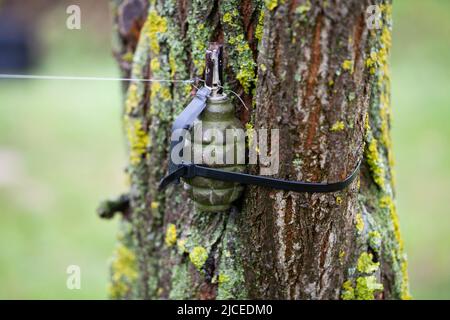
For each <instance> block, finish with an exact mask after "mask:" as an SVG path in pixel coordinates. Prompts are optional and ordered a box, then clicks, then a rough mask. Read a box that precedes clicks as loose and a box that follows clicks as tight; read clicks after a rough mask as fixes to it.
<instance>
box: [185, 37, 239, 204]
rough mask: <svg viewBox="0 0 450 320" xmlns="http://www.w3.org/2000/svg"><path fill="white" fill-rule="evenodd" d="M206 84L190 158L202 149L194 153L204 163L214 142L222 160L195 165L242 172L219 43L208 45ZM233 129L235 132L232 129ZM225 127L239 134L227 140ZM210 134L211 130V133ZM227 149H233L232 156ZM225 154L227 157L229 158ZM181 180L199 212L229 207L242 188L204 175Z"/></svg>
mask: <svg viewBox="0 0 450 320" xmlns="http://www.w3.org/2000/svg"><path fill="white" fill-rule="evenodd" d="M205 83H206V86H208V87H210V88H211V95H210V96H209V97H208V99H207V104H206V108H205V110H204V111H203V112H202V114H201V115H200V117H199V119H198V121H196V123H195V124H194V130H193V131H194V132H193V134H192V135H191V140H190V143H191V144H192V145H191V150H192V152H193V154H192V159H195V158H196V155H195V154H194V153H195V152H196V150H201V153H202V154H201V157H198V154H197V159H198V158H201V159H202V161H203V162H204V161H205V159H207V158H208V157H210V156H211V154H209V153H208V154H206V153H207V151H206V150H208V146H211V144H215V150H218V151H219V154H218V155H216V156H217V157H216V158H215V159H221V160H220V161H208V163H196V164H201V165H207V166H209V167H212V168H217V169H220V170H224V171H232V172H244V171H245V164H244V163H245V162H244V161H238V159H245V154H244V155H242V152H244V153H245V135H244V134H243V133H244V128H243V126H242V124H241V122H240V121H239V119H237V118H236V117H235V109H234V106H233V104H232V103H231V101H230V99H229V98H228V97H227V95H226V94H224V93H223V90H222V86H221V84H222V46H220V45H217V44H211V46H210V49H209V50H208V51H207V53H206V69H205ZM198 128H200V129H198ZM236 129H237V131H235V130H236ZM227 130H231V132H240V133H242V134H237V135H235V136H234V138H233V139H226V138H227ZM211 133H214V135H211ZM217 135H221V137H223V139H219V141H218V140H217V139H216V138H217ZM220 140H222V141H220ZM229 140H231V141H229ZM209 150H210V149H209ZM230 152H233V153H232V154H231V155H233V156H232V157H231V156H230ZM212 154H213V155H214V154H215V153H214V152H213V153H212ZM227 155H228V156H229V157H228V159H227ZM230 160H231V161H230ZM184 182H185V184H184V188H185V189H186V190H187V191H188V193H189V195H190V197H191V199H192V200H193V201H194V203H195V205H196V207H197V208H198V209H199V210H200V211H207V212H217V211H225V210H228V209H229V208H230V207H231V204H232V202H233V201H235V200H237V199H238V198H239V197H240V196H241V194H242V191H243V186H242V185H240V184H239V183H236V182H227V181H220V180H212V179H208V178H203V177H194V178H191V179H184Z"/></svg>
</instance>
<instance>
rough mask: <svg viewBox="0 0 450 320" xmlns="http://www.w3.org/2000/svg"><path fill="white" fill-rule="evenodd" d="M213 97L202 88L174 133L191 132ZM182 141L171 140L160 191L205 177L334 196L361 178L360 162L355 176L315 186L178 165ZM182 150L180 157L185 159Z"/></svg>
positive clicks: (208, 90)
mask: <svg viewBox="0 0 450 320" xmlns="http://www.w3.org/2000/svg"><path fill="white" fill-rule="evenodd" d="M210 93H211V89H210V88H209V87H206V86H205V87H202V88H201V89H199V90H198V91H197V93H196V95H195V97H194V99H192V101H191V102H190V103H189V104H188V106H187V107H186V108H185V109H184V110H183V112H181V113H180V115H179V116H178V117H177V118H176V119H175V121H174V123H173V126H172V133H173V132H175V131H176V130H180V129H184V130H190V129H191V128H192V126H193V124H194V121H195V120H196V119H197V118H198V117H199V116H200V114H201V113H202V112H203V110H204V109H205V108H206V101H207V98H208V96H209V94H210ZM182 139H183V137H180V138H179V139H178V141H177V140H171V143H170V151H169V152H170V153H169V174H168V175H167V176H166V177H164V178H163V179H162V180H161V182H160V185H159V190H163V189H164V188H166V187H167V186H168V185H169V184H171V183H179V182H180V178H194V177H203V178H209V179H214V180H221V181H229V182H236V183H240V184H252V185H258V186H262V187H266V188H272V189H278V190H286V191H294V192H308V193H324V192H335V191H340V190H343V189H345V188H347V187H348V186H349V185H350V184H351V183H352V182H353V181H354V180H355V178H356V177H357V176H358V171H359V167H360V164H361V162H359V163H358V165H357V166H356V168H355V170H354V171H353V172H352V174H351V175H350V176H349V177H348V178H346V179H345V180H344V181H340V182H334V183H313V182H302V181H291V180H284V179H277V178H270V177H267V176H256V175H251V174H246V173H238V172H230V171H224V170H220V169H214V168H210V167H206V166H202V165H197V164H192V163H180V164H175V163H174V162H173V161H172V150H173V149H174V147H175V146H176V145H177V144H178V143H181V142H182ZM182 152H183V151H182V150H181V151H180V156H182Z"/></svg>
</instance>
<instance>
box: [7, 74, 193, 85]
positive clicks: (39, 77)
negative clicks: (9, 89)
mask: <svg viewBox="0 0 450 320" xmlns="http://www.w3.org/2000/svg"><path fill="white" fill-rule="evenodd" d="M0 79H27V80H74V81H79V80H81V81H130V82H131V81H136V82H183V83H193V82H194V79H188V80H178V79H175V80H172V79H138V78H112V77H73V76H49V75H31V74H0Z"/></svg>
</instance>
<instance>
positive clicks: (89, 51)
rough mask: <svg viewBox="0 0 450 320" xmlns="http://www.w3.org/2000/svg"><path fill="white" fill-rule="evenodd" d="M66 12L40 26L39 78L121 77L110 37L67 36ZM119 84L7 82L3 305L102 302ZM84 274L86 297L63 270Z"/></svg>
mask: <svg viewBox="0 0 450 320" xmlns="http://www.w3.org/2000/svg"><path fill="white" fill-rule="evenodd" d="M65 18H66V15H65V8H64V7H57V8H55V11H54V12H53V13H50V14H49V17H48V18H47V19H46V20H45V22H44V24H43V25H42V28H43V29H42V32H41V36H45V39H43V40H44V41H45V42H46V43H47V49H48V51H47V52H46V55H45V61H44V62H43V64H42V66H40V67H39V68H38V69H37V70H33V73H37V74H56V75H85V76H89V75H92V76H116V75H117V72H116V66H115V61H114V60H113V58H112V57H111V49H110V43H109V36H107V37H104V38H102V37H100V36H99V35H98V34H97V35H96V28H95V25H94V24H91V23H90V22H89V21H88V20H87V19H86V20H84V23H83V29H82V30H81V31H69V30H67V29H66V28H65V20H64V19H65ZM121 99H122V98H121V95H120V83H114V82H82V81H73V82H72V81H7V82H6V81H2V82H1V83H0V101H1V103H0V158H2V159H3V160H2V166H3V168H2V172H3V174H5V172H7V174H8V175H9V176H11V177H10V178H9V180H11V181H10V184H6V185H3V186H2V185H1V184H0V212H1V215H0V253H1V254H0V284H1V285H0V298H8V299H9V298H27V299H28V298H37V299H47V298H62V299H71V298H80V299H85V298H105V297H106V286H107V280H108V273H107V270H108V265H107V261H108V258H109V257H110V255H111V253H112V250H113V247H114V241H115V233H116V223H115V222H110V221H102V220H100V219H99V218H98V217H97V216H96V213H95V209H96V207H97V205H98V203H99V201H100V200H101V199H104V198H106V197H109V196H114V195H118V194H119V193H120V192H121V191H123V189H125V188H124V183H123V181H122V180H124V177H123V175H122V170H121V169H122V168H123V167H124V164H125V159H124V147H123V139H122V135H121V133H122V132H121V122H120V108H121V107H120V102H121ZM71 264H75V265H79V266H80V267H81V276H82V278H81V279H82V283H81V286H82V288H81V290H68V289H67V288H66V279H67V274H66V268H67V266H69V265H71Z"/></svg>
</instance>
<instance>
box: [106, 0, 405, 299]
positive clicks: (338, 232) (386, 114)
mask: <svg viewBox="0 0 450 320" xmlns="http://www.w3.org/2000/svg"><path fill="white" fill-rule="evenodd" d="M373 2H376V3H375V4H377V5H378V8H379V9H380V12H381V21H377V22H380V24H379V25H378V26H379V28H375V29H370V28H369V25H368V24H367V23H366V22H367V21H368V19H370V18H371V17H368V16H367V13H366V11H367V8H368V6H369V5H371V4H373ZM113 8H114V17H115V22H116V26H117V28H116V29H117V32H118V36H117V39H118V41H116V47H115V52H116V56H117V57H118V60H119V62H120V66H121V67H122V71H123V72H124V74H126V75H131V76H132V77H135V78H154V79H190V78H193V77H195V76H196V75H200V76H201V75H202V72H203V67H204V54H205V49H206V48H207V45H208V42H211V41H218V42H222V43H223V44H224V47H225V63H226V67H225V83H226V84H227V85H228V86H229V87H230V88H231V89H232V90H234V91H236V92H237V93H238V94H239V95H240V96H241V97H242V98H243V100H244V101H245V103H246V105H248V106H251V107H250V108H249V109H250V110H246V109H245V108H244V107H243V106H242V104H241V103H239V101H235V105H236V106H237V108H236V110H237V111H236V113H237V116H238V117H239V119H240V120H241V121H242V124H244V125H246V127H247V128H255V129H258V128H266V129H279V130H280V143H279V148H280V171H279V174H278V177H281V178H285V179H291V180H301V181H310V182H326V181H328V182H335V181H340V180H343V179H345V177H347V176H348V175H349V174H350V173H351V172H352V171H353V170H354V168H355V166H356V164H357V163H358V161H359V160H360V159H363V160H362V166H361V172H360V176H359V179H357V180H356V181H355V182H354V183H353V184H352V185H351V186H350V187H349V188H348V189H346V190H345V191H341V192H335V193H330V194H302V193H294V192H286V191H277V190H272V189H264V188H260V187H255V186H252V187H247V188H246V191H245V194H244V196H243V198H242V199H241V200H240V201H238V203H236V204H235V206H234V207H233V208H232V209H231V210H230V211H229V212H226V213H223V212H222V213H202V212H196V210H194V208H193V205H192V203H191V201H190V200H188V197H187V195H186V194H185V192H184V191H183V189H182V187H180V186H171V187H169V188H168V189H167V190H166V191H165V192H158V190H157V186H158V182H159V180H160V179H161V177H163V176H164V174H165V173H166V169H167V160H168V146H169V137H170V136H169V133H170V128H171V122H172V121H173V119H174V117H175V115H177V114H178V113H179V112H180V111H181V110H182V109H183V107H184V106H185V105H186V104H187V103H188V102H189V100H190V97H191V91H192V87H191V86H190V85H189V84H184V83H165V82H163V83H160V82H153V83H151V84H148V83H144V82H131V83H130V84H129V85H128V86H126V87H125V90H126V101H125V103H124V127H125V134H126V137H127V142H128V143H127V144H128V152H129V165H128V167H127V173H128V175H129V178H130V179H129V180H130V192H129V194H128V195H125V196H122V197H121V198H120V199H118V200H117V201H110V202H106V203H105V204H104V205H103V206H102V209H101V213H102V215H104V216H111V214H112V213H113V212H114V211H122V212H123V217H122V218H121V230H120V233H119V237H118V245H117V249H116V252H115V253H114V257H113V260H112V263H111V286H110V292H109V293H110V296H111V297H112V298H139V299H167V298H169V299H182V298H190V299H236V298H252V299H340V298H341V299H374V298H375V299H400V298H401V299H406V298H408V297H409V293H408V278H407V263H406V258H405V254H404V252H403V245H402V241H401V238H400V232H399V224H398V219H397V215H396V211H395V205H394V196H395V193H394V174H393V170H392V165H393V155H392V148H391V140H390V120H391V111H390V84H389V82H390V80H389V68H388V57H389V49H390V45H391V24H392V21H391V19H392V17H391V4H390V1H389V0H378V1H368V0H365V1H361V0H353V1H339V0H335V1H315V0H268V1H262V0H253V1H252V0H244V1H237V0H214V1H201V0H192V1H188V0H153V1H150V4H149V5H148V4H147V1H144V0H115V1H114V6H113ZM259 170H260V169H259V168H252V169H251V171H252V173H254V174H258V173H259Z"/></svg>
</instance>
